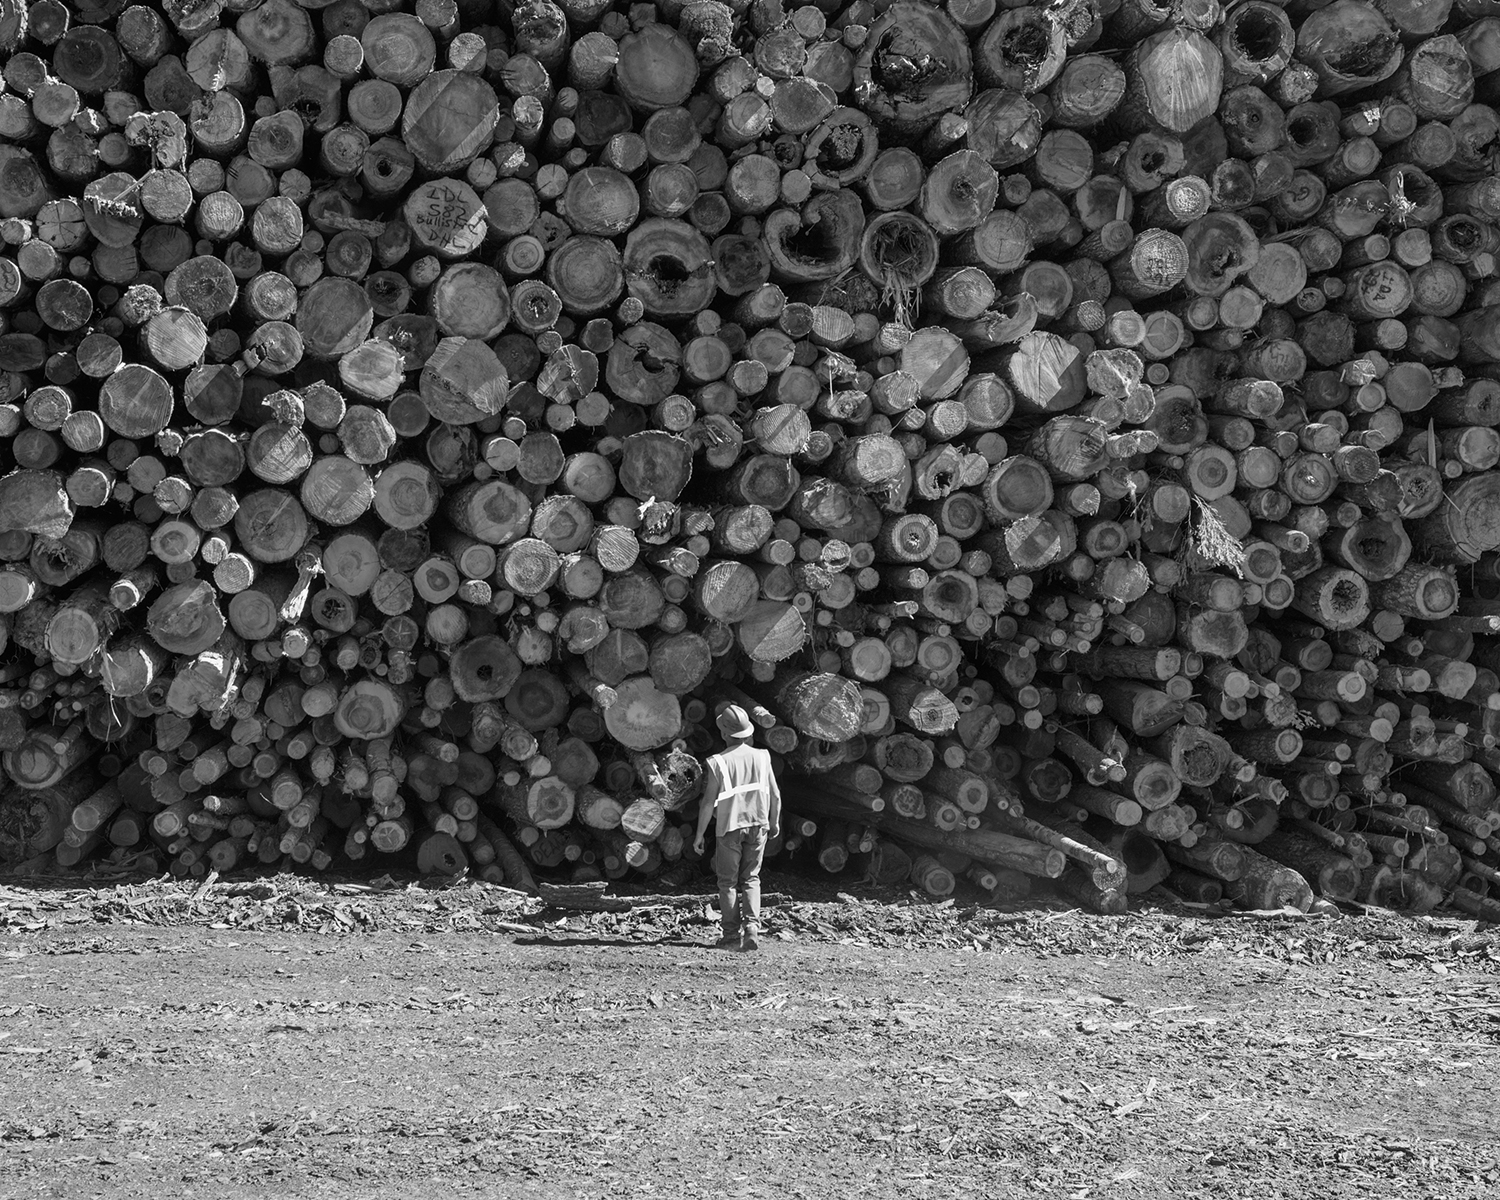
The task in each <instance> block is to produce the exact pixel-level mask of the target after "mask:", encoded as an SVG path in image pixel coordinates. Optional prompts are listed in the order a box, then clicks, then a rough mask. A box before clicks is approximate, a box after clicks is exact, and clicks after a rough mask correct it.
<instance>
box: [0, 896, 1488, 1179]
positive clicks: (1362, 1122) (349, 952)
mask: <svg viewBox="0 0 1500 1200" xmlns="http://www.w3.org/2000/svg"><path fill="white" fill-rule="evenodd" d="M769 882H770V886H771V887H773V888H775V887H777V886H778V881H776V880H774V879H773V880H771V881H769ZM783 885H785V886H790V885H786V884H785V883H784V881H783ZM767 919H768V925H769V929H770V933H771V935H772V936H771V938H770V940H769V942H768V944H767V945H766V948H765V949H764V950H763V951H762V952H761V953H760V954H758V955H741V954H734V953H727V952H724V951H717V950H714V949H712V948H710V945H709V943H710V940H711V938H712V937H713V935H714V933H715V927H714V926H713V925H712V924H710V923H709V921H708V909H707V907H706V904H705V903H703V902H702V901H696V900H686V901H681V900H679V901H677V902H675V903H670V904H668V903H663V904H660V905H655V904H647V905H645V906H643V907H638V908H636V909H634V910H633V911H631V912H627V913H610V914H577V913H572V914H570V913H568V912H566V911H563V910H559V909H556V908H551V909H548V908H543V907H542V906H541V905H540V904H538V903H537V902H536V901H534V900H528V899H525V898H522V897H520V896H518V895H517V894H516V893H513V892H507V891H506V890H505V889H499V888H490V887H485V886H483V885H473V886H469V885H465V886H461V887H456V888H451V889H431V888H427V887H419V886H403V885H397V886H393V887H391V888H389V889H387V890H385V891H377V890H372V889H371V887H370V886H369V885H367V884H343V885H334V886H328V885H326V884H311V883H309V882H308V881H305V880H291V879H284V878H279V879H274V880H266V881H258V882H252V883H241V884H231V885H225V884H219V885H217V886H215V887H213V888H211V889H208V890H207V891H204V890H202V889H197V890H195V888H194V887H192V886H188V885H183V884H178V883H171V882H155V883H142V884H132V885H122V886H114V887H109V888H104V889H100V890H96V891H80V890H73V889H69V888H67V887H60V886H48V885H45V884H43V885H37V884H30V885H28V886H26V887H24V888H23V887H19V886H5V885H4V884H3V883H0V1197H4V1198H6V1200H10V1198H12V1197H15V1198H17V1200H21V1198H24V1200H37V1198H40V1197H52V1196H57V1197H68V1198H69V1200H72V1198H75V1197H103V1198H107V1200H115V1198H120V1197H150V1198H152V1200H157V1198H159V1197H164V1196H171V1197H182V1198H188V1197H199V1196H202V1197H215V1198H223V1197H240V1196H252V1195H253V1196H257V1197H283V1196H296V1197H351V1198H356V1197H357V1198H359V1200H372V1198H376V1197H387V1196H389V1197H398V1196H399V1197H402V1198H403V1200H426V1198H428V1197H432V1198H438V1197H443V1198H448V1197H454V1196H468V1195H479V1196H494V1197H504V1198H507V1200H509V1198H517V1200H519V1198H525V1197H566V1198H569V1200H574V1198H585V1197H587V1198H593V1197H600V1198H602V1197H642V1198H645V1197H650V1198H653V1200H661V1198H675V1197H688V1196H694V1197H697V1196H706V1197H732V1198H736V1200H739V1198H747V1197H777V1198H778V1200H783V1198H785V1200H792V1198H798V1200H823V1198H829V1200H843V1198H845V1197H853V1196H859V1197H861V1198H862V1200H887V1198H895V1197H913V1198H916V1197H921V1198H932V1200H937V1198H939V1197H949V1196H962V1197H964V1198H965V1200H986V1198H990V1197H1044V1198H1048V1200H1051V1198H1059V1200H1061V1198H1078V1200H1093V1198H1103V1197H1121V1198H1134V1197H1141V1198H1150V1200H1169V1198H1170V1200H1176V1198H1179V1197H1181V1198H1187V1197H1204V1198H1206V1197H1214V1198H1219V1197H1224V1198H1226V1200H1227V1198H1233V1200H1242V1198H1244V1197H1255V1198H1256V1200H1269V1198H1273V1197H1289V1198H1290V1197H1296V1198H1298V1200H1301V1198H1305V1197H1317V1198H1318V1200H1343V1198H1345V1197H1349V1198H1353V1197H1361V1198H1367V1197H1374V1198H1389V1197H1398V1196H1399V1197H1402V1200H1471V1198H1472V1200H1481V1198H1482V1200H1493V1198H1494V1197H1497V1196H1500V1161H1497V1154H1500V1139H1497V1133H1500V1105H1497V1095H1496V1092H1497V1087H1500V989H1497V987H1496V982H1497V978H1500V931H1497V930H1496V928H1495V927H1493V926H1485V925H1477V926H1476V925H1475V923H1474V922H1471V921H1467V920H1463V919H1459V918H1456V917H1433V918H1427V919H1421V920H1408V919H1404V918H1397V917H1395V916H1393V915H1391V914H1372V915H1367V916H1361V917H1357V918H1356V917H1344V918H1321V919H1305V918H1304V919H1294V918H1291V917H1288V916H1264V917H1257V916H1246V915H1236V916H1223V915H1219V914H1217V913H1214V912H1208V911H1205V910H1197V911H1194V910H1190V909H1184V908H1182V907H1181V906H1175V907H1174V906H1171V905H1170V904H1163V905H1157V904H1147V905H1146V906H1144V911H1142V912H1139V913H1134V914H1132V915H1131V916H1129V917H1126V918H1101V917H1095V916H1091V915H1086V914H1082V913H1078V912H1074V911H1061V910H1056V911H1054V910H1047V909H1042V910H1036V911H1029V912H1018V913H1007V912H1000V911H996V910H992V909H987V908H982V907H966V906H965V905H963V904H962V903H959V904H953V903H948V904H945V905H933V904H930V903H926V902H918V901H917V900H915V899H914V898H912V897H910V896H906V895H902V894H895V893H887V894H883V895H881V894H874V893H870V894H863V893H862V894H860V895H850V894H847V893H845V894H841V895H836V894H834V893H832V892H831V891H830V892H828V894H827V895H826V896H823V897H818V898H815V899H812V900H799V901H797V902H792V901H790V900H786V899H784V898H783V899H782V900H781V902H779V903H774V904H772V905H770V906H768V909H767Z"/></svg>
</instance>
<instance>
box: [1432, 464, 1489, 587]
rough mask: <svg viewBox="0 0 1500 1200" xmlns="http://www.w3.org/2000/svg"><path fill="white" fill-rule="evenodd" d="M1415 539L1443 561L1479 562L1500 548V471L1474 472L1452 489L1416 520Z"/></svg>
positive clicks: (1437, 560)
mask: <svg viewBox="0 0 1500 1200" xmlns="http://www.w3.org/2000/svg"><path fill="white" fill-rule="evenodd" d="M1411 535H1412V541H1413V543H1414V544H1415V545H1417V546H1420V547H1421V550H1422V553H1423V556H1424V557H1426V558H1429V559H1431V560H1434V561H1436V562H1440V563H1453V564H1457V565H1462V564H1465V563H1473V562H1478V561H1479V558H1480V556H1481V555H1482V554H1484V553H1485V552H1486V551H1490V550H1494V549H1495V548H1496V547H1500V472H1489V473H1486V474H1483V475H1473V476H1470V477H1469V478H1467V479H1464V480H1462V481H1460V482H1459V483H1457V484H1455V485H1454V486H1453V487H1451V488H1449V489H1448V492H1447V500H1446V502H1445V503H1443V504H1442V505H1441V506H1440V507H1439V508H1438V509H1437V511H1436V512H1434V513H1433V514H1432V515H1431V516H1428V517H1424V518H1423V519H1422V520H1420V521H1418V522H1416V523H1415V525H1414V527H1413V528H1412V530H1411Z"/></svg>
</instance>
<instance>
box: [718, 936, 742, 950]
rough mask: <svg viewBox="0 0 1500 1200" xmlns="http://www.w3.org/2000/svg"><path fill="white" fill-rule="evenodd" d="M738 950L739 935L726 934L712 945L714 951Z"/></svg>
mask: <svg viewBox="0 0 1500 1200" xmlns="http://www.w3.org/2000/svg"><path fill="white" fill-rule="evenodd" d="M739 948H740V935H739V934H737V933H734V934H729V933H726V934H725V935H724V936H723V937H721V938H720V939H719V940H718V941H717V942H715V943H714V949H715V950H738V949H739Z"/></svg>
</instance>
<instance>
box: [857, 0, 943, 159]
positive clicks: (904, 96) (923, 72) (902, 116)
mask: <svg viewBox="0 0 1500 1200" xmlns="http://www.w3.org/2000/svg"><path fill="white" fill-rule="evenodd" d="M854 88H855V96H856V98H857V99H858V102H859V107H860V108H861V109H862V110H863V111H864V112H867V113H869V114H870V115H871V116H872V117H874V118H875V120H876V121H878V122H881V123H882V124H888V125H890V126H892V127H893V128H894V129H896V130H897V131H899V132H901V133H906V134H915V133H920V132H922V131H923V130H925V129H927V128H928V127H930V126H931V125H933V124H935V123H936V122H937V120H938V118H939V117H941V116H942V115H943V114H944V113H946V112H953V111H956V110H958V109H961V108H962V107H963V106H964V105H965V104H966V103H967V102H968V99H969V94H970V92H971V90H972V89H973V59H972V56H971V54H970V51H969V40H968V38H967V37H965V36H964V32H963V30H962V29H960V28H959V27H958V26H957V25H956V24H954V22H953V20H952V18H951V17H949V16H948V15H947V14H946V13H944V12H943V11H942V10H941V9H938V8H933V7H931V6H930V5H926V4H913V3H909V2H907V0H900V2H899V3H896V4H893V5H891V6H890V8H888V9H886V11H885V12H884V13H883V14H881V16H880V17H878V18H877V19H876V20H875V22H874V23H873V24H872V25H871V26H870V29H869V34H868V36H867V37H866V39H865V44H864V48H863V49H862V50H861V52H860V55H859V58H858V59H857V60H856V61H855V64H854Z"/></svg>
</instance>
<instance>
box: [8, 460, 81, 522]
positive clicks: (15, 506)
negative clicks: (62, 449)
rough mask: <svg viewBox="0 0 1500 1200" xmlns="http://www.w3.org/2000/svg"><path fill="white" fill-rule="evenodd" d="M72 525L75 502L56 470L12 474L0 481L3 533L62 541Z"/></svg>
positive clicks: (14, 472)
mask: <svg viewBox="0 0 1500 1200" xmlns="http://www.w3.org/2000/svg"><path fill="white" fill-rule="evenodd" d="M72 524H73V501H72V499H71V498H70V497H69V495H68V493H67V490H66V489H65V488H64V487H63V480H62V476H60V475H58V474H57V473H56V472H55V471H12V472H11V473H10V474H9V475H7V476H5V477H4V478H3V479H0V532H12V531H13V532H18V533H34V534H38V535H40V536H41V537H50V538H60V537H62V536H63V535H64V534H66V533H67V532H68V529H69V528H70V527H71V526H72Z"/></svg>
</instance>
